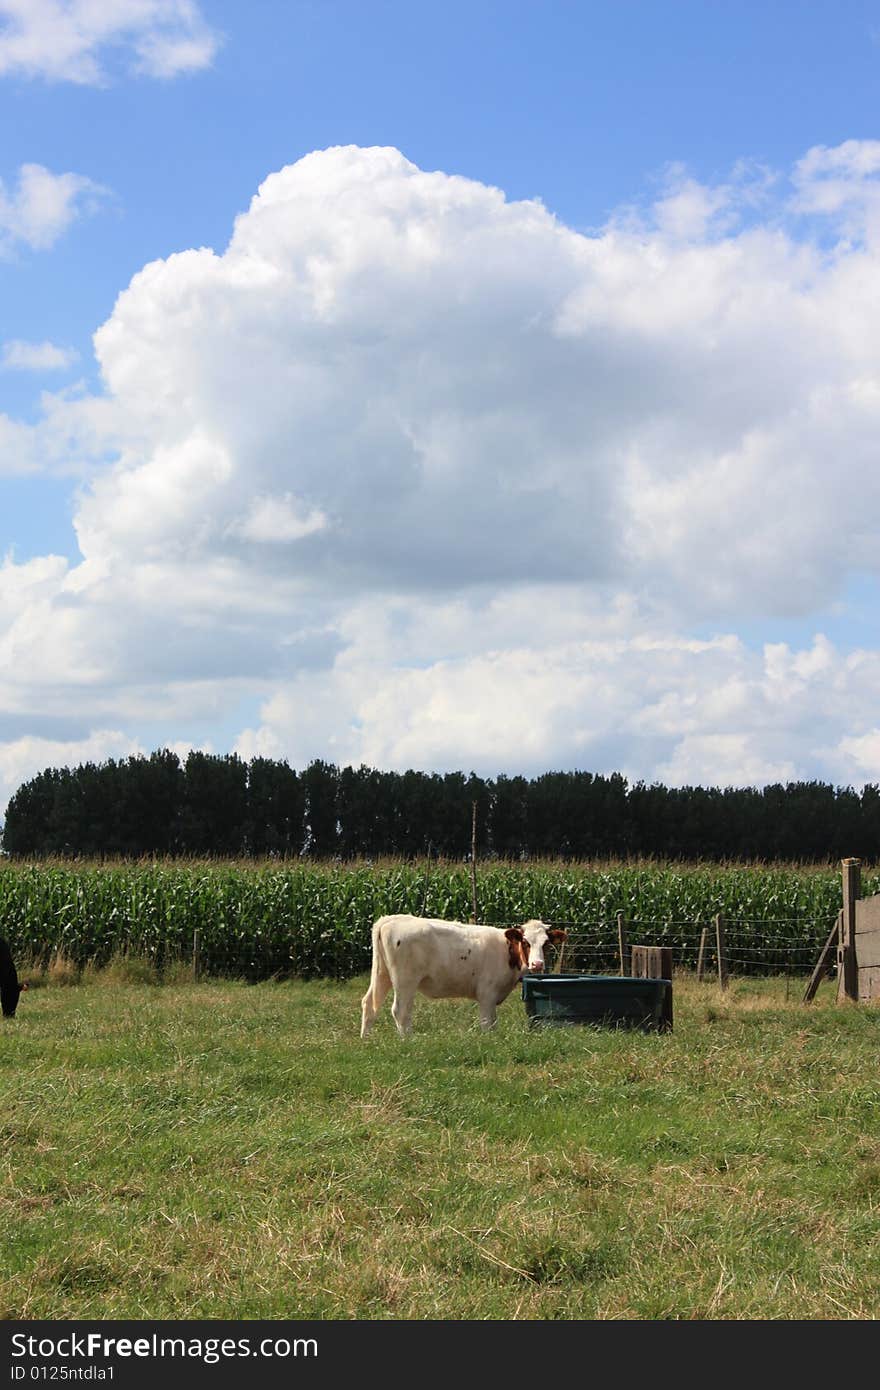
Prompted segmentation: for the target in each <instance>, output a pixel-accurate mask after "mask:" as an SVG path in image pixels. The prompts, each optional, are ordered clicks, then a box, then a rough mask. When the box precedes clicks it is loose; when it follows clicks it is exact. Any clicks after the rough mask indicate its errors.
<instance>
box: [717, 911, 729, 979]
mask: <svg viewBox="0 0 880 1390" xmlns="http://www.w3.org/2000/svg"><path fill="white" fill-rule="evenodd" d="M715 952H716V955H717V957H718V983H719V985H720V986H721V988H722V989H727V942H726V940H725V932H724V918H723V917H722V915H721V913H720V912H719V913H718V915H717V916H716V918H715Z"/></svg>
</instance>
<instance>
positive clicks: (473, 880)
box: [471, 801, 478, 922]
mask: <svg viewBox="0 0 880 1390" xmlns="http://www.w3.org/2000/svg"><path fill="white" fill-rule="evenodd" d="M471 811H472V814H471V907H472V910H473V916H472V917H471V921H472V922H476V921H477V920H478V917H477V803H476V802H475V801H472V802H471Z"/></svg>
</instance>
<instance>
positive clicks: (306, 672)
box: [0, 141, 880, 783]
mask: <svg viewBox="0 0 880 1390" xmlns="http://www.w3.org/2000/svg"><path fill="white" fill-rule="evenodd" d="M878 170H880V142H870V141H862V142H852V141H851V142H847V144H845V145H842V146H840V147H838V148H837V149H833V150H828V149H824V148H817V149H814V150H811V151H810V152H809V153H808V154H807V155H806V156H805V158H804V159H803V160H802V161H801V162H800V163H799V164H798V166H797V167H796V168H795V170H794V171H793V173H792V177H791V179H790V180H789V181H788V183H787V184H786V185H785V186H784V188H783V187H781V186H780V181H779V180H774V179H773V178H772V177H771V176H770V175H769V174H768V173H767V171H762V170H757V171H749V170H739V171H737V172H736V174H735V176H734V177H732V178H731V180H730V181H729V182H728V183H727V184H725V185H722V186H719V187H717V188H713V189H706V188H701V187H700V186H698V185H697V184H695V183H694V182H693V181H692V180H689V179H688V178H687V176H686V175H685V174H684V173H683V172H682V171H680V170H671V171H670V175H669V181H668V186H667V187H666V188H665V189H664V191H663V194H662V196H661V198H660V199H659V200H658V201H657V202H656V204H655V205H654V207H653V208H650V209H646V210H642V211H639V210H637V209H633V208H630V209H628V210H626V211H625V212H623V213H621V214H620V216H619V217H617V218H615V219H614V220H613V221H612V222H611V223H610V224H609V225H608V226H607V227H605V228H604V229H602V230H601V231H600V232H597V233H595V234H592V235H583V234H581V233H579V232H576V231H573V230H571V229H570V228H568V227H566V226H564V225H563V224H562V223H561V222H560V221H559V220H558V219H556V218H555V217H554V216H553V215H552V214H551V213H550V212H549V211H548V210H547V209H546V208H545V207H544V206H543V205H542V204H541V203H540V202H538V201H527V202H508V201H507V200H506V199H505V198H504V195H503V194H502V193H501V192H500V191H499V190H498V189H495V188H491V187H487V186H485V185H483V184H480V183H477V182H474V181H472V180H468V179H464V178H460V177H455V176H450V175H447V174H444V173H439V172H435V173H428V172H424V171H422V170H420V169H418V168H417V167H416V166H415V165H413V164H412V163H411V162H409V161H408V160H407V159H405V158H404V156H403V155H402V154H400V153H399V152H398V151H397V150H393V149H361V148H357V147H346V148H335V149H330V150H325V151H320V152H316V153H314V154H311V155H308V156H306V157H305V158H304V159H301V160H299V161H298V162H297V163H296V164H294V165H291V166H289V167H287V168H285V169H283V170H281V171H280V172H278V173H275V174H273V175H271V176H270V177H269V178H267V179H266V181H265V182H264V183H263V184H262V185H261V187H260V189H259V190H258V192H257V194H256V196H255V198H254V199H253V201H252V203H251V206H250V208H249V209H248V211H247V212H246V213H244V214H242V215H241V216H240V217H239V218H238V219H237V220H236V223H235V227H234V231H233V234H232V238H231V240H230V243H229V245H228V247H227V248H226V250H225V251H224V252H223V253H222V254H218V253H216V252H215V251H213V250H210V249H206V248H203V249H200V250H189V251H184V252H181V253H180V254H178V255H174V256H171V257H169V258H168V259H167V260H164V261H157V262H154V263H152V264H150V265H148V266H146V267H144V269H143V270H142V271H141V272H140V273H139V274H138V275H136V276H135V278H134V279H133V281H132V282H131V284H130V286H129V287H128V288H127V289H126V290H125V291H124V292H123V293H122V294H121V295H120V296H119V299H118V301H117V303H116V306H115V308H114V311H113V314H112V315H111V317H110V319H109V320H108V322H107V323H105V324H104V325H103V327H102V328H100V329H99V330H98V332H97V334H96V335H95V350H96V354H97V357H98V361H99V364H100V367H101V372H102V375H103V380H104V383H105V396H104V397H103V398H101V399H98V400H88V399H87V400H76V399H68V398H65V397H56V398H54V399H53V398H51V397H50V398H48V406H47V417H46V420H45V422H44V423H43V425H42V426H40V427H38V429H37V431H36V432H35V434H34V435H33V437H32V438H31V442H30V449H29V452H28V455H27V456H28V458H29V461H30V466H32V467H33V466H36V464H35V460H37V459H39V458H40V457H41V450H42V457H43V458H44V460H45V463H46V466H47V467H48V466H51V467H53V468H57V467H58V466H59V456H60V455H61V454H62V453H63V452H64V451H65V450H66V451H67V453H68V456H76V457H78V458H91V459H93V460H94V462H93V465H92V471H91V473H90V476H89V480H88V482H87V484H86V485H84V487H83V489H82V490H81V493H80V495H79V499H78V503H77V508H76V514H75V517H74V524H75V527H76V534H77V538H78V542H79V547H80V550H81V553H82V557H83V558H82V562H81V563H79V564H77V565H75V566H67V565H66V563H65V562H64V561H62V560H60V559H53V558H52V557H44V558H42V559H37V560H31V561H29V562H28V563H25V564H20V565H17V564H15V563H14V562H13V561H12V560H11V559H10V560H8V561H7V563H6V566H5V568H4V569H3V570H2V572H0V596H2V597H4V598H5V600H6V601H5V602H4V603H3V606H2V609H0V612H2V613H3V614H4V615H5V617H4V618H3V619H2V620H0V623H2V626H0V657H2V658H3V662H2V666H3V669H4V670H5V671H6V672H7V673H9V674H8V675H7V676H6V677H4V678H3V682H2V685H0V699H2V708H3V709H4V710H5V711H6V712H7V720H6V722H7V727H8V729H9V730H10V731H11V730H12V729H14V728H15V727H17V724H16V721H20V724H21V728H22V730H23V731H24V732H25V733H30V732H31V730H30V728H29V727H27V726H28V718H29V712H30V711H33V710H35V709H38V710H39V711H40V715H41V719H42V720H43V721H46V720H50V721H51V720H52V719H58V720H62V719H64V720H65V721H66V723H65V729H67V730H68V732H67V733H65V735H64V737H65V738H69V736H70V734H69V729H70V721H71V716H72V712H75V714H76V717H77V718H78V719H79V720H80V723H81V731H82V737H83V738H85V737H86V736H87V735H90V734H91V732H92V731H93V730H94V729H96V728H112V729H113V730H114V731H115V732H114V735H113V737H114V738H115V739H118V736H119V735H118V731H119V730H120V729H121V728H123V729H127V730H129V731H130V735H131V739H132V743H133V744H134V743H135V742H136V741H137V737H138V729H139V728H140V727H141V726H142V723H143V721H144V720H146V719H149V720H150V721H151V724H152V727H154V728H155V727H157V726H158V725H159V724H161V723H163V721H164V725H165V727H167V729H168V740H169V741H172V740H173V739H174V738H175V737H176V731H177V730H182V729H183V727H184V725H185V724H187V722H189V723H190V724H191V723H192V721H193V720H194V719H197V718H203V719H209V718H211V717H212V714H213V717H214V718H216V719H217V721H218V727H220V725H221V724H222V720H223V718H224V717H226V718H228V717H229V712H230V711H231V710H232V709H233V708H234V706H235V704H236V702H240V701H241V700H242V699H247V700H250V701H251V702H252V704H253V705H254V707H255V708H256V705H257V703H258V702H260V703H261V712H260V715H259V721H258V722H257V723H255V724H253V725H252V726H251V727H248V728H247V729H245V730H242V731H240V735H239V738H238V740H237V746H238V747H239V748H240V750H241V751H242V752H253V751H260V750H262V751H265V752H270V753H272V754H273V755H275V756H280V755H287V756H289V757H291V760H292V761H294V762H299V763H302V762H303V761H306V760H308V759H309V758H311V757H315V756H336V757H339V758H343V757H344V758H346V759H353V760H355V761H356V760H358V759H359V758H364V759H365V760H368V761H372V762H376V763H379V764H382V765H386V766H406V765H418V766H431V767H449V766H463V765H465V764H467V765H468V766H475V767H478V768H481V769H482V770H485V771H488V772H494V771H497V770H501V769H509V770H527V771H528V770H539V769H541V768H543V767H545V766H550V765H554V766H573V765H575V764H577V765H582V766H590V767H595V768H609V767H620V768H622V769H623V770H626V771H628V772H630V774H631V775H642V776H645V777H652V776H658V777H659V776H663V777H665V778H667V779H668V780H674V781H676V780H677V781H702V782H712V783H714V782H721V783H727V782H760V781H763V780H768V779H775V778H786V777H789V776H803V775H823V776H829V777H832V778H833V779H836V780H840V779H842V780H849V779H850V778H852V779H854V780H857V781H864V780H866V779H869V780H870V779H872V778H875V777H880V765H878V763H877V750H878V746H880V735H878V732H877V727H876V725H877V722H878V720H877V716H876V714H875V712H874V711H875V708H876V697H877V695H878V693H880V655H878V653H877V652H876V651H874V650H872V649H871V642H872V641H876V632H875V633H872V634H866V641H865V642H859V643H857V644H856V645H857V646H858V648H859V649H858V650H847V651H840V652H837V651H834V649H833V648H832V647H831V644H830V643H828V642H827V641H826V640H825V639H824V638H822V637H821V635H817V636H816V639H815V640H814V641H811V642H810V643H809V644H808V645H807V647H806V648H805V650H803V651H796V650H793V649H790V648H789V647H788V646H785V645H783V644H780V643H778V642H777V643H775V644H768V645H766V646H765V647H764V649H763V650H761V648H760V646H759V647H758V648H757V649H755V646H754V643H753V642H752V643H751V644H749V643H747V642H745V641H743V640H741V639H740V638H738V637H737V635H736V632H737V627H738V625H740V624H742V623H743V622H745V621H748V622H749V623H750V624H751V626H752V628H754V625H755V624H760V623H761V622H762V621H764V620H766V619H768V618H792V617H797V618H801V619H803V618H809V617H810V616H811V615H812V614H815V613H820V612H822V611H823V610H827V607H828V605H829V604H833V603H834V602H838V601H839V600H840V599H841V597H842V595H843V594H844V593H845V588H846V585H847V583H848V582H849V581H850V579H851V578H852V577H853V576H854V575H855V576H869V577H872V576H873V577H874V578H873V579H871V581H870V582H874V579H875V577H876V575H877V570H878V566H880V549H878V547H877V544H876V533H877V518H878V514H880V471H878V468H877V447H878V446H877V440H878V438H880V434H878V425H880V376H878V373H877V366H876V364H877V361H878V349H880V313H878V308H880V303H878V301H880V261H878V239H880V212H878V208H880V201H878V182H877V177H876V175H877V173H878ZM2 423H3V422H0V424H2ZM19 429H20V427H19ZM7 430H8V431H13V432H14V426H13V424H12V422H7ZM3 438H4V435H3V431H2V429H0V452H2V447H3ZM20 443H21V441H20V439H19V438H18V436H17V435H16V447H18V446H19V445H20ZM108 453H109V454H110V456H111V458H112V462H111V463H110V464H109V465H107V464H103V463H101V462H100V460H101V459H102V458H105V457H107V455H108ZM2 463H3V460H2V458H0V467H2ZM817 626H818V623H817ZM708 628H711V630H712V631H714V633H715V635H714V636H713V637H709V638H707V637H706V636H705V633H706V631H707V629H708ZM698 633H703V634H704V635H703V636H698V635H697V634H698ZM224 712H225V713H224ZM41 732H42V733H44V734H46V736H51V730H49V732H48V733H46V731H45V730H42V731H41ZM10 737H11V734H10ZM65 746H66V745H65ZM114 746H116V745H114ZM2 758H3V754H2V750H0V767H2Z"/></svg>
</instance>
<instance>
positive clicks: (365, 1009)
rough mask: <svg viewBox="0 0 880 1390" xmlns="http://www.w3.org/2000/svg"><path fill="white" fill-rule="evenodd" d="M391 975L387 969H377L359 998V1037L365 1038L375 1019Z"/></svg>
mask: <svg viewBox="0 0 880 1390" xmlns="http://www.w3.org/2000/svg"><path fill="white" fill-rule="evenodd" d="M390 988H391V976H390V975H389V974H388V971H387V970H379V971H377V973H376V977H375V979H373V980H371V981H370V988H369V989H368V990H367V992H366V994H365V995H364V997H363V999H362V1000H361V1037H362V1038H365V1037H366V1036H367V1034H368V1033H369V1031H370V1029H371V1028H372V1026H373V1024H374V1023H375V1021H376V1016H377V1014H378V1012H379V1010H380V1009H381V1007H382V1005H383V1004H384V1003H385V1000H386V998H387V997H388V991H389V989H390Z"/></svg>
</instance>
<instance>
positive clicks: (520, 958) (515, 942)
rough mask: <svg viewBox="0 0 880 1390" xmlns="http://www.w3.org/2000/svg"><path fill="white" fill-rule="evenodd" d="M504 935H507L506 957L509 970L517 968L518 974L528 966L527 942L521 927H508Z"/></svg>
mask: <svg viewBox="0 0 880 1390" xmlns="http://www.w3.org/2000/svg"><path fill="white" fill-rule="evenodd" d="M504 935H505V936H506V937H507V958H508V960H509V961H510V968H511V970H517V971H518V972H519V973H520V975H521V974H522V972H523V971H524V970H528V968H529V943H528V942H527V941H526V938H525V935H524V934H523V929H522V927H508V928H507V930H506V931H505V933H504Z"/></svg>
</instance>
